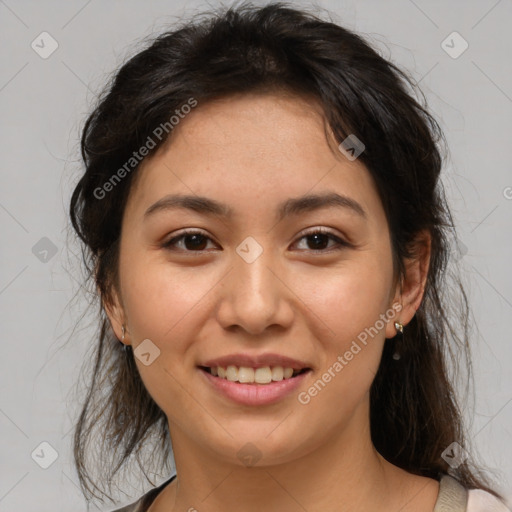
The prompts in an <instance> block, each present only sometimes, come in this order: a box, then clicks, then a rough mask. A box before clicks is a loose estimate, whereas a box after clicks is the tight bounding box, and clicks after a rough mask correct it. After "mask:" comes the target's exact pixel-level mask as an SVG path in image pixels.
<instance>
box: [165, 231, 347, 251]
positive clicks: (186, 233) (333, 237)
mask: <svg viewBox="0 0 512 512" xmlns="http://www.w3.org/2000/svg"><path fill="white" fill-rule="evenodd" d="M317 234H319V235H326V236H328V237H329V238H330V239H331V240H334V241H335V242H337V244H338V247H336V248H334V249H332V248H331V249H316V250H315V249H310V252H312V253H314V254H315V253H316V254H321V253H330V252H332V251H333V250H334V251H339V250H341V249H344V248H347V247H352V245H351V244H349V243H348V242H347V241H345V240H343V239H341V238H339V237H338V236H336V235H334V234H333V233H332V232H331V231H329V230H326V229H325V228H315V229H314V230H312V231H309V232H307V233H304V234H303V235H302V236H301V237H300V238H299V239H298V240H302V239H303V238H308V237H310V236H313V235H317ZM191 235H201V236H203V237H204V238H205V239H207V240H211V238H210V237H208V236H207V235H205V233H203V232H202V231H198V230H185V231H183V232H182V233H180V234H179V235H178V236H175V237H173V238H171V239H170V240H169V241H167V242H164V243H163V244H162V247H163V248H164V249H167V250H169V251H176V249H175V248H174V247H173V246H174V244H175V243H176V242H177V241H179V240H181V239H184V238H186V237H187V236H191ZM306 250H307V249H306ZM183 252H187V253H199V254H201V253H203V252H204V250H200V251H190V250H186V249H185V250H184V251H183Z"/></svg>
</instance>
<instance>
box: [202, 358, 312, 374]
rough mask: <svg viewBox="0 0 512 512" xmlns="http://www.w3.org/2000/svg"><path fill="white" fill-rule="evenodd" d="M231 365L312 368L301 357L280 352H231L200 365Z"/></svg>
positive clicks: (295, 368) (210, 366) (224, 366)
mask: <svg viewBox="0 0 512 512" xmlns="http://www.w3.org/2000/svg"><path fill="white" fill-rule="evenodd" d="M229 365H233V366H238V367H240V366H244V367H246V368H263V367H265V366H282V367H283V368H293V369H294V370H302V369H304V368H311V366H310V365H309V364H308V363H306V362H304V361H300V360H299V359H293V358H291V357H287V356H283V355H280V354H259V355H249V354H230V355H227V356H222V357H216V358H215V359H209V360H208V361H204V362H203V363H202V364H201V365H200V366H207V367H209V368H212V367H216V366H222V367H223V368H226V367H227V366H229Z"/></svg>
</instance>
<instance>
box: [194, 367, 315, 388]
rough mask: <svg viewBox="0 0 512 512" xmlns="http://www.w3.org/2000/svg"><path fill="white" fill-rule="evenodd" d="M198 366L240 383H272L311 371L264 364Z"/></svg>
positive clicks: (219, 376) (216, 375)
mask: <svg viewBox="0 0 512 512" xmlns="http://www.w3.org/2000/svg"><path fill="white" fill-rule="evenodd" d="M199 368H200V369H201V370H202V371H204V372H206V373H208V374H210V375H213V376H214V377H217V378H219V379H224V380H228V381H230V382H238V383H241V384H272V383H273V382H279V381H282V380H288V379H293V378H295V377H297V376H298V375H301V374H303V373H306V372H309V371H311V368H302V369H301V370H294V369H293V368H290V367H283V366H272V367H271V366H264V367H261V368H249V367H246V366H240V367H238V366H233V365H229V366H227V367H223V366H213V367H209V366H199Z"/></svg>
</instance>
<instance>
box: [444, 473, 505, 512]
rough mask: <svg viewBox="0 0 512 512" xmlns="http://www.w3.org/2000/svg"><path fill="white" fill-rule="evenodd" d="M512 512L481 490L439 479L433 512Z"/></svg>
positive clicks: (451, 478)
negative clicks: (437, 494)
mask: <svg viewBox="0 0 512 512" xmlns="http://www.w3.org/2000/svg"><path fill="white" fill-rule="evenodd" d="M449 510H450V511H454V512H455V511H457V512H512V511H511V510H510V509H508V508H507V507H506V506H505V504H504V503H503V502H501V501H500V500H499V499H498V498H496V497H494V496H493V495H492V494H490V493H488V492H486V491H484V490H482V489H471V490H469V489H466V488H465V487H464V486H463V485H462V484H461V483H460V482H459V481H458V480H456V479H455V478H453V477H451V476H449V475H446V474H445V475H443V476H442V477H441V481H440V486H439V496H438V498H437V502H436V506H435V507H434V512H445V511H449Z"/></svg>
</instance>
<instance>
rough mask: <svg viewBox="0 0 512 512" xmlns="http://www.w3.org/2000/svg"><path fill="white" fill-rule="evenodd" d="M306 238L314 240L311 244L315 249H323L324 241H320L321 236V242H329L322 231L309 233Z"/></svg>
mask: <svg viewBox="0 0 512 512" xmlns="http://www.w3.org/2000/svg"><path fill="white" fill-rule="evenodd" d="M319 237H320V241H319V240H318V238H319ZM308 238H309V239H314V240H315V242H314V243H313V245H314V246H315V247H314V249H315V250H318V249H323V248H324V247H325V246H326V244H325V243H322V238H323V242H327V244H328V243H329V237H328V236H327V235H325V234H323V233H314V234H312V235H309V236H308Z"/></svg>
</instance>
